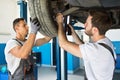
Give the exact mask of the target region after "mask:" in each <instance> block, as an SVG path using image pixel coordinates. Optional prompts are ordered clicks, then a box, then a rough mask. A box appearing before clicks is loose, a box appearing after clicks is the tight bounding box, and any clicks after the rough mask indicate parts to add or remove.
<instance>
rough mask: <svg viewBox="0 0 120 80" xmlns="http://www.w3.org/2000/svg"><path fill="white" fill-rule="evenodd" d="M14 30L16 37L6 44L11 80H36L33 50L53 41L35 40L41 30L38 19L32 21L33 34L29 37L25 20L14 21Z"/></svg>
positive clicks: (6, 56)
mask: <svg viewBox="0 0 120 80" xmlns="http://www.w3.org/2000/svg"><path fill="white" fill-rule="evenodd" d="M13 29H14V30H15V32H16V36H15V37H14V38H12V39H10V40H9V41H8V42H7V43H6V47H5V58H6V62H7V67H8V71H9V80H35V77H34V73H33V66H34V65H33V63H32V62H31V59H32V58H31V54H32V53H31V50H32V47H33V46H40V45H42V44H44V43H47V42H49V41H50V40H51V38H50V37H47V36H45V37H44V38H39V39H37V40H35V38H36V34H37V31H38V30H39V29H40V24H39V22H38V19H37V18H35V19H33V20H32V21H31V32H30V34H29V36H28V38H27V39H26V37H27V35H28V30H29V28H28V25H27V23H26V21H25V20H24V19H23V18H17V19H15V20H14V21H13Z"/></svg>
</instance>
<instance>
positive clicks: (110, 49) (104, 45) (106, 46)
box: [98, 43, 116, 65]
mask: <svg viewBox="0 0 120 80" xmlns="http://www.w3.org/2000/svg"><path fill="white" fill-rule="evenodd" d="M98 44H100V45H101V46H103V47H105V48H106V49H108V50H109V51H110V52H111V54H112V56H113V59H114V62H115V65H116V59H115V57H114V54H113V50H112V48H111V47H109V46H108V45H106V44H104V43H98Z"/></svg>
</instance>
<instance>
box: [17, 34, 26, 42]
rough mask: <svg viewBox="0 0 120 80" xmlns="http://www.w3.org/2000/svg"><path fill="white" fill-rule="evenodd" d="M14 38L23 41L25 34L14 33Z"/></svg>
mask: <svg viewBox="0 0 120 80" xmlns="http://www.w3.org/2000/svg"><path fill="white" fill-rule="evenodd" d="M16 39H18V40H20V41H25V40H26V38H25V36H22V35H16Z"/></svg>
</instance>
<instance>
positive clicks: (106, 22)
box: [89, 10, 112, 35]
mask: <svg viewBox="0 0 120 80" xmlns="http://www.w3.org/2000/svg"><path fill="white" fill-rule="evenodd" d="M89 15H90V16H92V25H93V26H94V27H97V28H98V30H99V34H100V35H104V34H105V33H106V31H107V30H109V29H110V28H111V25H112V18H111V16H110V14H109V13H108V12H107V11H105V10H99V11H98V10H89Z"/></svg>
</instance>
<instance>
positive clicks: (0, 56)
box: [0, 43, 6, 65]
mask: <svg viewBox="0 0 120 80" xmlns="http://www.w3.org/2000/svg"><path fill="white" fill-rule="evenodd" d="M5 45H6V44H5V43H0V65H3V64H6V61H5V55H4V48H5Z"/></svg>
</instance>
